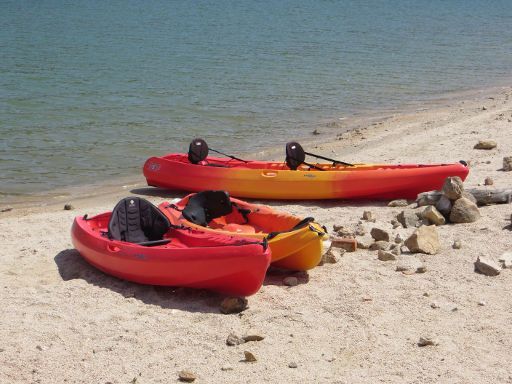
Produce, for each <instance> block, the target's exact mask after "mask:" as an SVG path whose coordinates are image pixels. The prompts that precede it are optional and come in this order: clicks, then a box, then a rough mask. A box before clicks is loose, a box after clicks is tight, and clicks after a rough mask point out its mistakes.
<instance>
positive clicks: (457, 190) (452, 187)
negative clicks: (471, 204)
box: [443, 176, 464, 200]
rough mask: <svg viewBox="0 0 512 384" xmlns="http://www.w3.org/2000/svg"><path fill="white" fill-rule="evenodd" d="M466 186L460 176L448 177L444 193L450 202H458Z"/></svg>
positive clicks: (444, 185)
mask: <svg viewBox="0 0 512 384" xmlns="http://www.w3.org/2000/svg"><path fill="white" fill-rule="evenodd" d="M463 192H464V184H463V183H462V179H461V178H460V177H459V176H453V177H447V178H446V180H445V181H444V184H443V193H444V195H445V196H446V197H447V198H449V199H450V200H457V199H459V198H461V197H462V193H463Z"/></svg>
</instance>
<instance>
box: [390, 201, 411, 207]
mask: <svg viewBox="0 0 512 384" xmlns="http://www.w3.org/2000/svg"><path fill="white" fill-rule="evenodd" d="M408 205H409V202H408V201H407V200H405V199H399V200H391V201H390V202H389V203H388V207H407V206H408Z"/></svg>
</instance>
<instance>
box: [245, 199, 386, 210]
mask: <svg viewBox="0 0 512 384" xmlns="http://www.w3.org/2000/svg"><path fill="white" fill-rule="evenodd" d="M244 200H246V201H248V202H250V203H253V204H263V205H268V206H271V207H276V208H278V209H279V207H281V206H283V205H300V206H301V207H309V208H321V209H329V208H342V207H347V208H349V207H350V208H354V207H356V208H357V207H360V208H365V207H366V208H374V207H385V206H387V205H388V203H389V201H388V200H339V199H338V200H263V199H244Z"/></svg>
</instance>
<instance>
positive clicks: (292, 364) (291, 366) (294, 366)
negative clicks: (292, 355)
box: [288, 361, 297, 368]
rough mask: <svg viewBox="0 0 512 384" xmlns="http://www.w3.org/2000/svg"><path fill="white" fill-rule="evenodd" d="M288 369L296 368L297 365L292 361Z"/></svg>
mask: <svg viewBox="0 0 512 384" xmlns="http://www.w3.org/2000/svg"><path fill="white" fill-rule="evenodd" d="M288 368H297V363H295V362H293V361H292V362H291V363H289V364H288Z"/></svg>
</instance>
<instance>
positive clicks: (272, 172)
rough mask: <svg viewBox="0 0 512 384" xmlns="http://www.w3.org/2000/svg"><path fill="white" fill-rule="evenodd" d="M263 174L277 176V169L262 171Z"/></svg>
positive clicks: (264, 175)
mask: <svg viewBox="0 0 512 384" xmlns="http://www.w3.org/2000/svg"><path fill="white" fill-rule="evenodd" d="M261 176H263V177H276V176H277V171H262V172H261Z"/></svg>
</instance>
